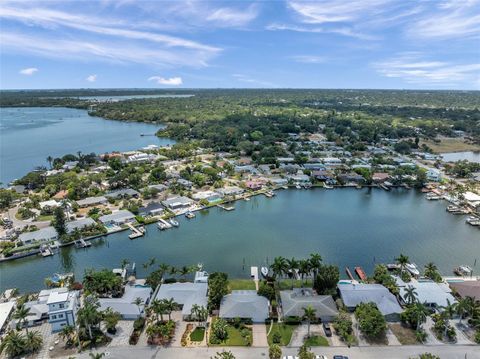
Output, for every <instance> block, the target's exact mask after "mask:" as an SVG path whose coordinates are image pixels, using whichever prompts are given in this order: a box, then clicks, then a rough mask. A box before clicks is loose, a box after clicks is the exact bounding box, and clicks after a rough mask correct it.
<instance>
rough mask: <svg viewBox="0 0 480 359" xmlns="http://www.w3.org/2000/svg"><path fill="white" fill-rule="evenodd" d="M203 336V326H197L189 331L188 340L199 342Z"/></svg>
mask: <svg viewBox="0 0 480 359" xmlns="http://www.w3.org/2000/svg"><path fill="white" fill-rule="evenodd" d="M204 336H205V328H201V327H197V328H195V330H194V331H193V332H191V333H190V340H191V341H192V342H201V341H202V340H203V337H204Z"/></svg>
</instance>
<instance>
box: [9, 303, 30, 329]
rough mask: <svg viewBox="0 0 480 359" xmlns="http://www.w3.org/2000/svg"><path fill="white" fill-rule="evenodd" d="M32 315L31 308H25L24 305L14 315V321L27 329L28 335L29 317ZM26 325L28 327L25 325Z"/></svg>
mask: <svg viewBox="0 0 480 359" xmlns="http://www.w3.org/2000/svg"><path fill="white" fill-rule="evenodd" d="M29 315H30V308H27V307H25V305H24V304H22V305H20V306H19V307H17V310H16V311H15V313H14V314H13V319H16V320H18V322H19V323H20V324H21V326H22V327H25V330H26V331H27V334H28V319H27V318H28V316H29ZM25 324H26V325H25Z"/></svg>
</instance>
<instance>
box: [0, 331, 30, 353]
mask: <svg viewBox="0 0 480 359" xmlns="http://www.w3.org/2000/svg"><path fill="white" fill-rule="evenodd" d="M25 346H26V342H25V336H24V335H22V333H20V332H17V331H14V330H10V331H9V332H8V333H7V335H6V336H5V337H4V338H3V340H2V341H1V342H0V353H3V352H4V351H5V353H6V354H7V356H9V357H18V356H20V355H22V354H23V352H24V351H25Z"/></svg>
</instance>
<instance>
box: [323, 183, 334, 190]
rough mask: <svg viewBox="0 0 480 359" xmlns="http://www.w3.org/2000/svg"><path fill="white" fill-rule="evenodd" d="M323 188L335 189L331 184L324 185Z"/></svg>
mask: <svg viewBox="0 0 480 359" xmlns="http://www.w3.org/2000/svg"><path fill="white" fill-rule="evenodd" d="M323 188H325V189H333V186H331V185H329V184H324V185H323Z"/></svg>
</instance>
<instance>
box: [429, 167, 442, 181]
mask: <svg viewBox="0 0 480 359" xmlns="http://www.w3.org/2000/svg"><path fill="white" fill-rule="evenodd" d="M427 180H429V181H432V182H440V181H441V180H442V173H441V172H440V171H439V170H437V169H435V168H429V169H428V170H427Z"/></svg>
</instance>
